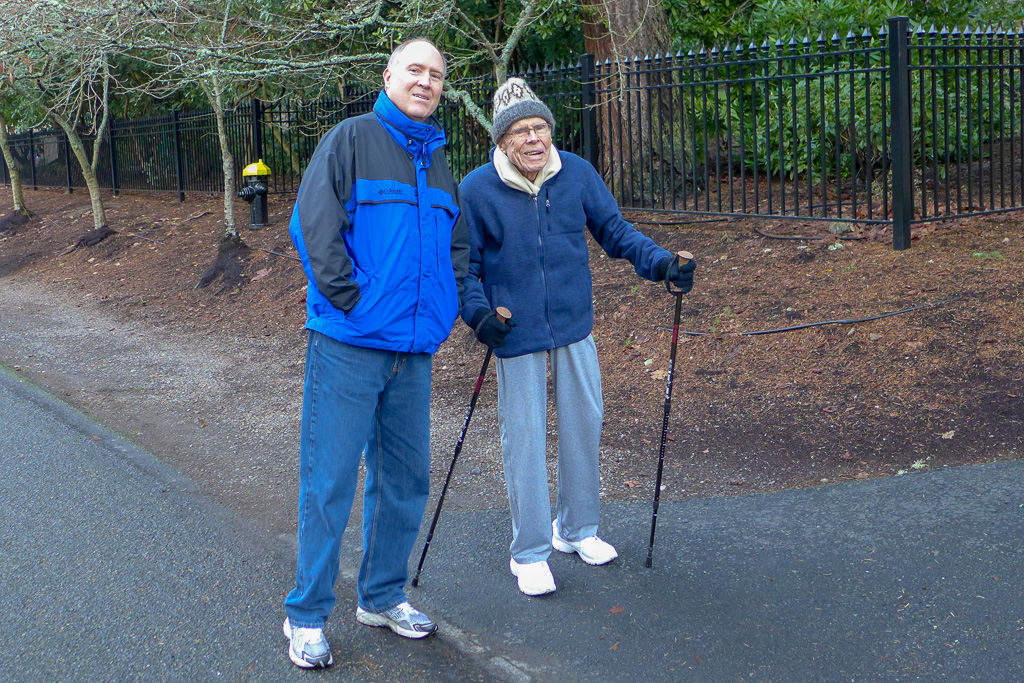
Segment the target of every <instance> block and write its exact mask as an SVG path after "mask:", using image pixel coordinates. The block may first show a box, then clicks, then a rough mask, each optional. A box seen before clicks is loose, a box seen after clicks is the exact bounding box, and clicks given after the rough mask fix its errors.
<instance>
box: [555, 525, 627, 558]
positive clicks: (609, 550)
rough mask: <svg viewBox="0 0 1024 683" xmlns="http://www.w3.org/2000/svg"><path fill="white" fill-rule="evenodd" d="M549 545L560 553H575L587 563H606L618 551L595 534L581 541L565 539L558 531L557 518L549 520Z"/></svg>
mask: <svg viewBox="0 0 1024 683" xmlns="http://www.w3.org/2000/svg"><path fill="white" fill-rule="evenodd" d="M551 532H552V533H551V545H552V547H553V548H554V549H555V550H557V551H559V552H562V553H576V554H577V555H579V556H580V557H581V558H583V561H584V562H586V563H587V564H608V563H609V562H611V561H612V560H614V559H615V558H616V557H618V556H619V553H618V552H616V551H615V548H614V547H613V546H612V544H611V543H605V542H604V541H602V540H601V539H600V538H598V537H597V536H588V537H587V538H584V539H583V540H582V541H567V540H565V539H564V538H562V537H561V536H560V535H559V533H558V520H557V519H556V520H553V521H552V522H551Z"/></svg>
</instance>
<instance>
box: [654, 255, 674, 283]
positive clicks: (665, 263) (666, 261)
mask: <svg viewBox="0 0 1024 683" xmlns="http://www.w3.org/2000/svg"><path fill="white" fill-rule="evenodd" d="M672 258H673V257H671V256H669V257H668V258H663V259H661V260H660V261H658V265H656V266H655V267H654V276H655V277H654V281H655V282H661V281H662V280H664V279H665V278H666V277H667V276H668V269H669V267H670V266H671V265H672Z"/></svg>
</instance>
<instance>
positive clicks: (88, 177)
mask: <svg viewBox="0 0 1024 683" xmlns="http://www.w3.org/2000/svg"><path fill="white" fill-rule="evenodd" d="M50 118H51V119H52V120H53V121H54V123H56V124H57V125H58V126H60V127H61V128H62V129H63V130H64V132H65V133H67V136H68V143H69V144H70V145H71V151H72V152H74V154H75V158H76V159H78V165H79V166H80V167H81V168H82V177H83V178H85V187H86V188H87V189H88V190H89V201H90V202H92V223H93V228H94V229H96V230H100V229H102V228H106V227H107V214H106V211H105V210H104V208H103V195H102V194H101V193H100V181H99V180H98V179H97V178H96V172H95V171H94V170H93V166H92V161H91V160H90V159H89V153H88V152H86V151H85V144H84V143H83V142H82V138H81V136H80V135H79V134H78V131H76V130H75V128H74V126H72V125H71V124H70V123H68V121H67V119H65V118H64V117H62V116H60V115H58V114H55V113H52V112H51V113H50ZM100 142H101V141H100V140H99V139H97V140H96V142H95V143H93V144H94V145H95V146H97V147H98V146H99V145H100Z"/></svg>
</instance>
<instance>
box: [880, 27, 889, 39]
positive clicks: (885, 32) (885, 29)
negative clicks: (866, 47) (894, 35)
mask: <svg viewBox="0 0 1024 683" xmlns="http://www.w3.org/2000/svg"><path fill="white" fill-rule="evenodd" d="M887 35H889V28H888V27H887V26H886V25H885V24H882V28H880V29H878V37H879V38H885V37H886V36H887Z"/></svg>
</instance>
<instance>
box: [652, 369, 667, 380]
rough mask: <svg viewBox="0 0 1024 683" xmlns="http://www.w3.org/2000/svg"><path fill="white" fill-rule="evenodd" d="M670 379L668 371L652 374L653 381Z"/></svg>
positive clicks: (657, 371) (658, 371)
mask: <svg viewBox="0 0 1024 683" xmlns="http://www.w3.org/2000/svg"><path fill="white" fill-rule="evenodd" d="M666 377H668V370H655V371H654V372H652V373H651V379H657V380H662V379H665V378H666Z"/></svg>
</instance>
